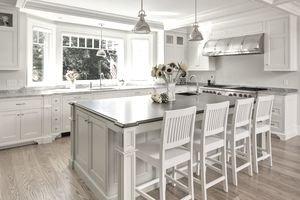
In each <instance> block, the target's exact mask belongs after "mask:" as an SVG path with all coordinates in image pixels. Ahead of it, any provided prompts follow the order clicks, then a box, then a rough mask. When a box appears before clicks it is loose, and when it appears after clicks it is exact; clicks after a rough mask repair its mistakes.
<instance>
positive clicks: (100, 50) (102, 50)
mask: <svg viewBox="0 0 300 200" xmlns="http://www.w3.org/2000/svg"><path fill="white" fill-rule="evenodd" d="M100 26H101V37H100V43H99V45H100V49H99V50H98V51H97V54H96V56H99V57H105V56H106V53H105V51H104V49H102V29H103V24H100Z"/></svg>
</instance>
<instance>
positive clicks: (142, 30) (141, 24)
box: [132, 0, 151, 34]
mask: <svg viewBox="0 0 300 200" xmlns="http://www.w3.org/2000/svg"><path fill="white" fill-rule="evenodd" d="M138 17H139V18H140V19H139V21H138V22H137V23H136V25H135V26H134V28H133V30H132V31H133V32H134V33H137V34H148V33H150V32H151V30H150V27H149V24H148V23H147V22H146V21H145V17H146V13H145V11H144V9H143V0H141V10H140V11H139V15H138Z"/></svg>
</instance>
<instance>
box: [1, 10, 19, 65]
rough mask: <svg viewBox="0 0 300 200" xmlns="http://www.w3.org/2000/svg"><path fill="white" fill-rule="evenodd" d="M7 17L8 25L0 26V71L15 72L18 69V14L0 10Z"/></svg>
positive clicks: (12, 11) (13, 11)
mask: <svg viewBox="0 0 300 200" xmlns="http://www.w3.org/2000/svg"><path fill="white" fill-rule="evenodd" d="M0 13H5V14H7V16H8V18H9V19H8V21H9V25H8V26H0V44H1V45H0V70H17V69H19V67H18V13H17V11H16V10H12V9H9V8H8V9H4V8H0Z"/></svg>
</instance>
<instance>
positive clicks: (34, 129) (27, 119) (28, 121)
mask: <svg viewBox="0 0 300 200" xmlns="http://www.w3.org/2000/svg"><path fill="white" fill-rule="evenodd" d="M20 123H21V126H20V127H21V139H30V138H36V137H39V136H41V135H42V110H41V109H31V110H23V111H21V113H20Z"/></svg>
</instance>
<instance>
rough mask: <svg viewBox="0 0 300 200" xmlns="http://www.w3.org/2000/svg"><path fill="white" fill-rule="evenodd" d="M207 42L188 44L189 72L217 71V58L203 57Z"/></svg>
mask: <svg viewBox="0 0 300 200" xmlns="http://www.w3.org/2000/svg"><path fill="white" fill-rule="evenodd" d="M205 43H206V40H203V41H200V42H194V41H193V42H189V43H188V46H189V48H188V65H189V71H214V70H215V69H216V65H215V58H214V57H208V56H203V55H202V50H203V47H204V45H205Z"/></svg>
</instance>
